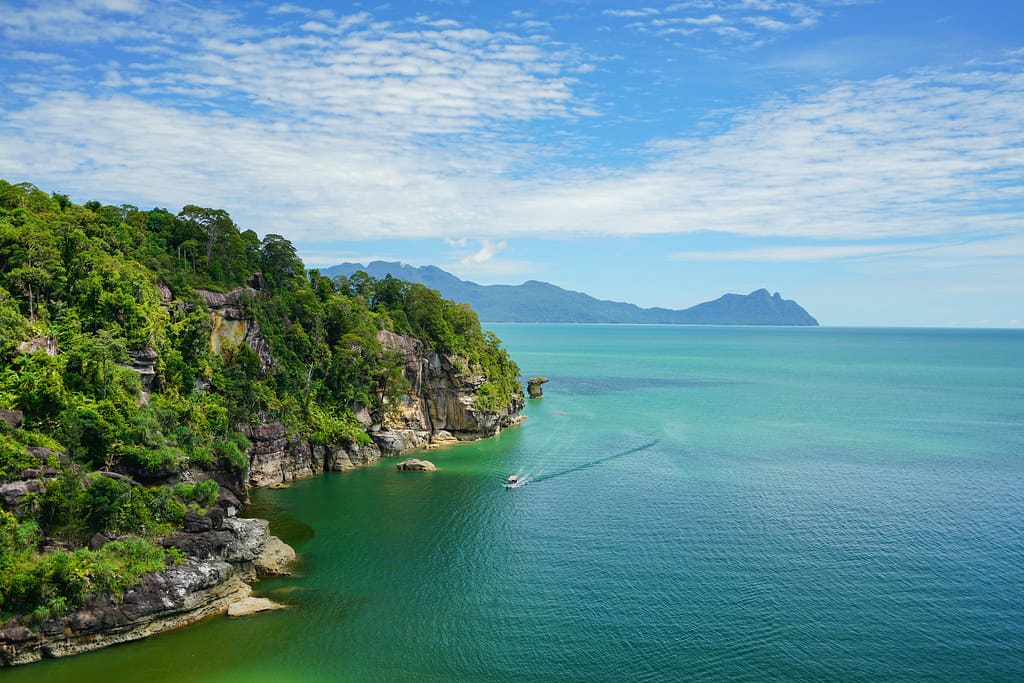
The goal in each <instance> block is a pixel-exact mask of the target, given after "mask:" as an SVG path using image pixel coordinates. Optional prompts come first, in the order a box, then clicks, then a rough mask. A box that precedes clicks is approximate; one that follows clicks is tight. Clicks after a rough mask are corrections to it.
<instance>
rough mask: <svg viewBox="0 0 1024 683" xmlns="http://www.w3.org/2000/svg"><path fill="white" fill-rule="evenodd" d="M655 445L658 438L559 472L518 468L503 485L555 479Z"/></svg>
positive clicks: (516, 485) (508, 485)
mask: <svg viewBox="0 0 1024 683" xmlns="http://www.w3.org/2000/svg"><path fill="white" fill-rule="evenodd" d="M657 445H658V439H655V440H654V441H649V442H648V443H645V444H643V445H642V446H637V447H636V448H630V449H629V450H626V451H622V452H620V453H615V454H613V455H607V456H605V457H603V458H598V459H597V460H592V461H590V462H585V463H583V464H582V465H576V466H575V467H570V468H569V469H567V470H562V471H560V472H552V473H551V474H544V471H543V470H540V471H538V472H536V473H534V474H530V473H524V472H523V469H520V470H519V471H518V472H517V473H516V474H514V475H513V476H511V477H509V478H508V480H507V481H506V482H505V484H504V486H505V488H507V489H517V488H519V487H520V486H526V485H527V484H530V483H537V482H541V481H550V480H551V479H557V478H558V477H564V476H566V475H567V474H574V473H576V472H581V471H583V470H588V469H590V468H592V467H598V466H600V465H603V464H605V463H606V462H611V461H612V460H617V459H618V458H624V457H626V456H627V455H633V454H634V453H639V452H641V451H646V450H647V449H648V448H653V447H654V446H657Z"/></svg>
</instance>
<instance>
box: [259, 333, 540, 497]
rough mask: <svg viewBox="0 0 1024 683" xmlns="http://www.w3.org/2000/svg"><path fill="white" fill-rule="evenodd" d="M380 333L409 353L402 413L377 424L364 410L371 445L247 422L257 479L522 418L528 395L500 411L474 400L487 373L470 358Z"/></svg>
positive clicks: (330, 466)
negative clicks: (321, 440)
mask: <svg viewBox="0 0 1024 683" xmlns="http://www.w3.org/2000/svg"><path fill="white" fill-rule="evenodd" d="M377 339H378V341H380V343H381V345H382V346H383V347H384V348H385V349H388V350H392V351H399V352H401V353H402V354H403V355H404V356H405V369H404V374H405V378H406V379H407V380H408V382H409V392H408V393H407V394H406V395H405V397H404V398H403V399H402V403H401V405H400V406H398V416H397V417H395V418H393V419H390V420H388V421H387V422H386V423H385V424H382V425H380V424H376V425H369V422H370V420H369V417H368V416H367V415H366V414H365V411H364V412H363V415H362V417H363V419H364V420H365V422H366V423H367V424H368V426H369V427H370V437H371V439H372V443H370V444H369V445H367V446H360V445H358V444H354V443H345V444H335V445H331V446H321V445H317V444H311V443H309V442H308V441H306V440H303V439H295V438H290V437H289V436H288V434H287V433H286V431H285V428H284V427H283V426H282V425H281V424H279V423H277V422H271V423H267V424H262V425H258V426H256V427H245V428H244V429H243V431H244V432H245V435H246V437H247V438H248V439H249V440H250V441H251V442H252V447H251V448H250V449H249V452H248V455H249V485H250V486H253V487H260V486H274V485H278V484H283V483H285V482H288V481H293V480H296V479H307V478H309V477H315V476H317V475H318V474H321V473H323V472H325V471H326V472H339V471H345V470H350V469H352V468H354V467H359V466H361V465H367V464H370V463H373V462H376V461H378V460H380V459H381V458H382V457H391V456H396V455H401V454H403V453H406V452H408V451H411V450H414V449H417V448H430V447H434V446H438V445H442V444H445V443H452V442H455V441H474V440H476V439H481V438H485V437H489V436H494V435H495V434H497V433H498V432H500V431H501V430H502V429H503V428H505V427H508V426H511V425H515V424H518V423H519V422H520V421H521V420H522V416H520V415H519V412H520V411H521V410H522V409H523V406H524V405H525V402H524V400H523V397H522V396H517V397H516V399H515V400H513V401H512V402H511V403H509V404H508V405H507V406H505V407H504V408H503V409H502V410H500V411H497V412H492V411H484V410H477V409H475V408H474V407H473V405H474V402H475V399H476V391H477V390H478V389H479V388H480V385H481V384H483V382H484V377H483V376H482V375H473V374H470V373H468V372H466V370H465V369H464V365H465V363H464V362H463V361H462V359H460V358H458V357H456V356H450V355H447V354H442V353H436V352H428V351H426V350H425V348H424V346H423V343H422V342H420V341H419V340H418V339H415V338H413V337H406V336H402V335H398V334H394V333H392V332H387V331H381V332H379V333H378V334H377Z"/></svg>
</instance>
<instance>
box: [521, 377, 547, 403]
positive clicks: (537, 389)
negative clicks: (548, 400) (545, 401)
mask: <svg viewBox="0 0 1024 683" xmlns="http://www.w3.org/2000/svg"><path fill="white" fill-rule="evenodd" d="M549 381H550V380H548V378H547V377H531V378H530V379H529V380H528V381H527V383H526V391H527V393H529V394H530V398H544V389H542V388H541V385H542V384H546V383H547V382H549Z"/></svg>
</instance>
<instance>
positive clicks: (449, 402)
mask: <svg viewBox="0 0 1024 683" xmlns="http://www.w3.org/2000/svg"><path fill="white" fill-rule="evenodd" d="M377 340H378V341H380V343H381V345H382V346H383V347H384V348H386V349H391V350H395V351H399V352H401V353H402V354H403V355H404V356H405V370H404V373H405V378H406V379H407V380H408V381H409V387H410V390H409V393H408V394H407V395H406V396H405V398H404V400H403V401H402V405H401V406H399V417H398V418H397V419H395V420H393V421H391V422H390V423H388V424H386V425H384V427H385V429H383V430H381V431H379V432H377V433H373V434H371V436H372V437H373V440H374V442H375V443H376V444H377V445H378V446H379V447H380V450H381V452H382V453H383V454H385V455H395V454H399V453H402V452H405V451H408V450H411V449H413V448H420V447H423V446H426V445H427V444H429V443H431V442H434V441H435V438H436V437H437V436H438V435H439V434H442V433H443V434H444V435H443V436H442V437H441V439H442V440H451V439H453V438H454V439H457V440H459V441H473V440H476V439H480V438H483V437H488V436H494V435H495V434H497V433H498V432H500V431H501V430H502V429H503V428H504V427H507V426H510V425H514V424H518V423H519V422H520V420H521V417H520V416H519V411H521V410H522V409H523V406H524V405H525V404H524V401H523V398H522V395H519V396H517V397H516V398H515V400H513V401H512V402H511V403H509V405H507V406H505V407H504V408H503V409H502V410H500V411H497V412H491V411H484V410H477V409H476V408H474V403H475V401H476V391H477V390H478V389H479V388H480V386H481V385H482V384H483V383H484V381H485V380H486V378H485V377H484V376H483V375H479V374H471V373H470V372H469V371H468V368H466V367H465V362H464V361H463V359H461V358H458V357H457V356H452V355H449V354H444V353H436V352H427V351H426V350H425V349H424V348H423V344H422V342H420V341H419V340H418V339H415V338H413V337H406V336H402V335H398V334H395V333H393V332H388V331H386V330H382V331H380V332H378V333H377Z"/></svg>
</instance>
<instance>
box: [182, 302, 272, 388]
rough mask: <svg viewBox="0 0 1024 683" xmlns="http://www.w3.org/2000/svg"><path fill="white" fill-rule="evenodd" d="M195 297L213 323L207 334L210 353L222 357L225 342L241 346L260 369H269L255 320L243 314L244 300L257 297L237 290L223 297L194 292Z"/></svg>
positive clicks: (267, 353) (264, 342) (266, 348)
mask: <svg viewBox="0 0 1024 683" xmlns="http://www.w3.org/2000/svg"><path fill="white" fill-rule="evenodd" d="M196 293H197V294H199V296H201V297H202V298H203V303H205V304H206V309H207V310H208V311H209V312H210V317H211V318H212V319H213V331H212V332H211V333H210V349H211V350H212V351H213V352H214V353H223V349H224V345H225V342H229V343H231V344H232V345H234V346H238V345H239V344H241V343H242V342H245V343H246V344H248V345H249V348H251V349H252V350H253V351H254V352H255V353H256V355H257V356H258V357H259V359H260V368H262V369H263V370H267V369H269V368H270V367H271V363H272V360H273V359H272V358H271V355H270V344H268V343H267V340H266V339H264V338H263V335H262V334H261V333H260V327H259V325H258V324H257V323H256V319H255V318H253V317H252V315H250V314H249V313H248V312H247V311H246V310H245V300H246V299H251V298H253V297H255V296H257V294H258V290H256V289H253V288H252V287H238V288H237V289H232V290H231V291H230V292H228V293H227V294H221V293H220V292H209V291H207V290H205V289H197V290H196Z"/></svg>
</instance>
